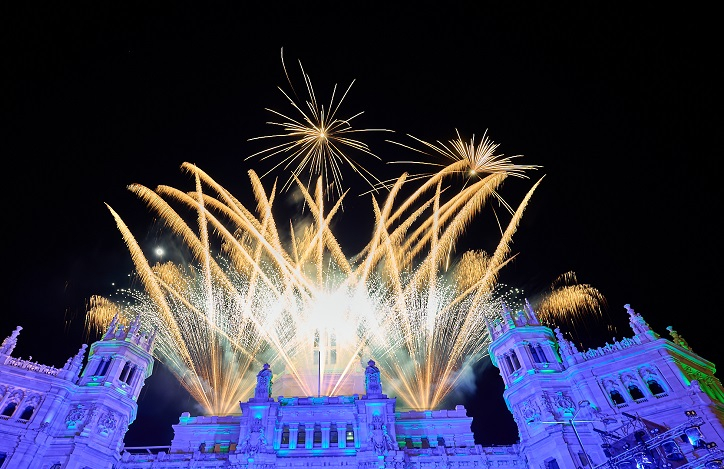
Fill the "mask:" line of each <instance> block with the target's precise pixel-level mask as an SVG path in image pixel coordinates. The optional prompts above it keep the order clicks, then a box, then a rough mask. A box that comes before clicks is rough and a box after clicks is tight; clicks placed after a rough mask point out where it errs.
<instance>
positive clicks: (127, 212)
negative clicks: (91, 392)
mask: <svg viewBox="0 0 724 469" xmlns="http://www.w3.org/2000/svg"><path fill="white" fill-rule="evenodd" d="M18 3H20V2H18ZM250 3H251V2H228V3H222V2H197V3H196V2H155V1H150V2H72V4H68V3H64V2H48V3H47V4H46V3H44V2H25V3H24V6H20V7H17V6H16V7H12V8H15V10H13V11H6V12H5V14H1V15H0V17H2V18H3V20H2V22H3V24H4V25H3V27H2V30H3V33H2V35H3V41H2V46H0V47H2V50H1V52H2V54H0V60H1V61H2V65H3V67H2V69H3V73H2V78H1V80H2V82H3V87H2V114H1V115H2V131H3V134H4V135H5V136H4V137H3V138H2V140H0V145H1V146H0V148H1V149H2V150H1V153H2V154H3V156H4V158H3V162H4V168H5V169H4V174H5V177H4V187H5V188H6V190H5V194H6V197H5V203H4V207H5V212H4V217H3V218H4V229H3V231H4V235H3V240H4V245H5V252H4V255H5V265H6V270H5V276H4V278H5V281H4V282H3V284H2V285H3V297H4V298H5V307H4V313H3V314H2V315H0V326H1V327H0V336H2V337H4V336H7V335H9V334H10V333H11V331H12V330H13V329H14V328H15V327H16V326H18V325H20V326H22V327H23V331H22V333H21V334H20V337H19V343H18V346H17V348H16V349H15V356H20V357H22V358H28V357H29V356H32V357H33V360H34V361H36V360H37V361H39V362H40V363H44V364H48V365H54V366H58V367H59V366H62V365H63V364H64V363H65V361H66V359H67V358H68V357H69V356H71V355H73V354H74V353H75V352H77V350H78V348H79V347H80V345H81V344H82V343H84V342H88V341H92V340H94V339H95V337H91V338H90V339H89V338H88V337H87V336H86V335H85V334H84V313H85V308H86V301H87V300H88V298H89V297H90V296H91V295H96V294H98V295H108V294H110V293H112V292H113V291H114V290H115V288H116V286H118V285H126V284H127V278H128V274H129V273H130V271H131V269H132V264H131V260H130V256H129V254H128V251H127V249H126V248H125V245H124V243H123V240H122V238H121V235H120V233H119V232H118V230H117V228H116V226H115V222H114V220H113V218H112V216H111V214H110V212H109V211H108V209H107V208H106V206H105V205H104V204H105V203H107V204H109V205H110V206H111V207H112V208H113V209H114V210H115V211H117V212H118V213H119V215H120V216H121V217H122V218H123V219H124V220H125V221H126V223H127V224H128V225H129V226H130V227H131V229H132V231H133V232H134V233H135V234H136V236H137V237H138V238H141V239H144V240H145V241H146V242H147V244H148V246H150V245H151V244H150V243H151V241H152V238H151V237H150V235H148V236H146V235H147V233H148V231H149V228H150V227H151V224H152V220H153V217H152V215H151V214H150V213H149V211H148V210H147V209H146V207H145V205H144V204H143V202H142V201H141V200H139V199H138V198H137V197H136V196H135V195H133V194H132V193H130V192H129V191H128V190H127V189H126V186H127V185H128V184H132V183H140V184H144V185H146V186H148V187H155V186H156V185H159V184H167V185H171V186H174V187H177V188H182V189H185V190H191V189H193V183H192V181H191V180H190V178H189V177H188V176H187V175H185V174H184V173H182V171H181V170H180V165H181V164H182V163H183V162H191V163H194V164H196V165H198V166H199V167H200V168H201V169H203V170H204V171H205V172H207V173H208V174H210V175H211V176H212V177H214V178H215V179H216V180H217V181H218V182H219V183H221V184H222V185H224V186H225V187H226V188H227V189H229V190H230V191H231V192H232V193H234V194H235V195H236V196H238V197H240V198H242V199H244V198H246V199H245V200H250V199H249V198H248V197H250V196H251V190H250V185H249V179H248V176H247V171H248V170H249V169H255V170H257V172H259V173H260V174H261V173H263V171H264V170H265V169H267V168H268V164H266V163H264V162H260V161H259V160H258V159H250V160H246V157H248V156H249V155H251V154H253V153H255V152H257V151H259V150H261V149H263V148H264V144H263V143H261V142H259V141H250V140H249V139H250V138H253V137H257V136H260V135H267V134H269V133H272V131H274V130H276V129H274V128H272V127H270V126H268V125H266V124H265V122H267V121H268V120H271V119H272V117H273V116H272V115H271V114H270V113H269V112H268V111H265V108H267V107H269V108H274V109H280V110H283V111H285V112H290V111H289V108H288V106H287V102H286V100H285V98H284V96H283V95H282V94H281V92H280V91H279V90H278V89H277V87H278V86H282V87H284V88H285V89H287V83H286V79H285V76H284V72H283V69H282V62H281V58H280V55H281V50H282V48H283V50H284V57H285V63H286V65H287V69H288V71H289V73H290V75H291V76H292V79H293V82H294V84H295V86H297V90H298V91H301V90H303V87H302V85H303V83H302V81H301V75H300V71H299V64H298V61H301V63H302V65H303V66H304V69H305V71H306V72H307V73H308V74H309V75H310V77H311V80H312V83H313V85H314V87H315V91H316V92H317V94H318V98H319V99H320V101H322V102H326V101H327V100H328V98H329V96H330V93H331V89H332V87H333V85H334V84H335V83H336V84H337V85H338V88H340V90H339V91H341V90H343V89H346V87H347V86H348V85H349V84H350V83H351V82H352V81H353V80H354V85H353V86H352V89H351V91H350V93H349V95H348V96H347V97H346V98H345V100H344V102H343V105H342V108H341V115H343V116H345V117H346V116H350V115H353V114H356V113H357V112H360V111H364V114H362V115H361V116H359V117H358V118H355V120H354V121H353V126H354V127H356V128H385V129H391V130H394V131H395V133H394V134H392V135H381V134H370V135H369V139H368V138H367V136H366V135H362V136H360V139H364V140H365V141H366V142H367V143H369V145H370V147H371V148H372V150H373V151H374V152H375V153H376V154H377V155H379V156H381V157H382V158H383V162H376V161H374V160H373V159H370V158H368V157H362V159H361V160H362V161H363V162H364V163H365V164H366V165H367V167H369V168H370V169H372V170H373V171H376V172H377V173H378V174H380V175H381V176H387V175H398V174H400V173H401V172H402V170H403V169H402V168H403V166H402V165H390V164H386V163H387V162H389V161H394V160H402V159H410V158H412V155H411V154H410V153H409V152H405V151H403V149H401V148H400V147H399V146H394V145H391V144H389V143H387V142H385V141H384V139H385V138H390V139H392V138H394V139H397V140H400V141H405V142H409V140H405V136H406V135H407V134H411V135H414V136H415V137H418V138H421V139H423V140H427V141H430V142H435V141H438V140H439V141H443V142H447V141H449V140H452V139H454V138H455V137H456V134H455V131H456V129H457V130H459V131H460V132H461V135H463V136H466V137H467V139H469V138H470V137H471V136H472V134H475V136H476V141H478V140H479V139H480V138H482V135H483V134H484V133H485V132H486V131H487V133H488V136H489V137H490V138H491V139H492V140H494V141H495V142H496V143H499V144H500V147H499V148H498V151H499V152H500V153H503V154H505V155H523V156H522V158H520V159H519V161H520V162H521V163H527V164H537V165H540V166H541V168H539V169H538V170H536V171H533V172H532V173H531V174H530V175H531V179H529V180H515V181H506V184H505V185H504V187H503V188H502V190H501V193H502V194H503V196H504V197H506V200H509V201H510V202H513V203H517V202H518V201H520V199H521V198H522V195H523V194H524V192H525V190H527V189H528V188H529V187H530V186H531V185H532V184H533V182H534V181H536V180H538V179H539V178H540V177H541V176H543V175H545V178H544V179H543V182H542V183H541V185H540V187H539V188H538V190H537V191H536V192H535V194H534V195H533V198H532V200H531V202H530V204H529V206H528V209H527V210H526V212H525V215H524V216H523V221H522V223H521V225H520V227H519V229H518V232H517V234H516V236H515V237H514V243H513V245H512V249H513V252H516V253H519V254H518V257H517V258H516V260H515V261H514V263H513V264H512V265H510V266H509V267H508V268H507V270H506V271H505V272H504V274H503V278H502V280H503V281H505V282H506V283H509V284H513V285H516V286H518V287H520V288H523V289H525V290H526V291H530V292H536V291H541V290H543V289H545V288H547V287H548V285H549V284H550V283H551V282H552V281H553V280H554V279H555V278H556V277H557V276H558V275H560V274H563V273H565V272H568V271H573V272H575V273H576V275H577V278H578V280H579V282H580V283H585V284H590V285H592V286H594V287H596V288H597V289H598V290H599V291H600V292H601V293H602V294H603V295H604V296H605V297H606V300H607V308H605V310H604V317H603V318H602V320H601V321H600V322H599V323H600V324H599V325H597V326H596V327H588V328H581V330H580V331H579V333H580V337H578V339H579V340H580V341H581V342H583V345H584V346H585V348H587V347H597V346H600V345H603V344H604V342H605V341H606V340H610V339H611V337H617V338H619V339H620V338H623V337H630V336H631V335H632V332H631V330H630V328H628V325H627V315H626V313H625V310H624V308H623V306H624V304H626V303H630V304H631V305H632V306H633V308H634V309H635V310H636V311H637V312H639V313H641V314H642V315H643V316H644V318H645V319H646V320H647V321H648V322H649V324H650V325H651V326H652V328H653V329H654V330H655V331H656V332H658V333H659V334H661V335H662V336H665V337H668V333H667V331H666V327H667V326H673V327H674V328H675V329H676V330H677V331H678V332H679V333H680V334H681V335H682V336H683V337H684V338H685V339H686V340H687V341H688V342H689V344H690V345H691V346H692V348H693V349H694V351H696V352H698V353H700V354H701V355H702V356H704V357H705V358H707V359H710V360H711V361H713V362H714V363H717V364H719V363H724V353H723V352H722V351H721V345H720V342H719V341H720V339H719V338H720V331H721V326H722V319H721V313H720V311H719V310H720V306H719V295H717V294H716V293H718V292H719V291H720V289H719V288H720V287H719V284H720V282H721V278H722V277H721V274H720V271H721V270H720V268H721V265H722V259H721V257H722V256H721V251H720V242H721V236H720V235H719V230H720V228H718V220H717V219H718V216H719V215H720V214H721V213H722V200H724V197H723V196H722V185H721V182H720V175H721V172H720V166H721V163H720V159H721V156H720V154H719V153H720V148H721V145H720V142H719V141H718V138H717V136H718V135H719V133H720V132H721V124H722V119H721V109H722V106H721V105H722V100H721V93H720V86H721V83H722V82H723V81H722V78H724V77H722V74H721V71H720V70H721V67H720V64H719V62H720V61H721V48H720V44H721V38H720V34H719V33H718V31H719V30H720V27H719V25H715V24H714V18H715V15H714V12H713V11H707V9H705V8H703V7H701V6H699V4H694V5H693V6H692V5H691V4H687V6H686V8H684V7H682V6H681V5H679V6H677V7H676V9H673V8H672V7H663V6H662V5H663V4H661V3H659V2H636V6H633V7H632V3H631V2H445V3H443V2H417V3H414V4H413V3H409V4H408V3H404V4H400V3H398V2H364V3H362V2H360V3H359V5H358V6H355V7H351V6H348V5H347V6H343V5H344V4H346V3H347V2H337V3H334V2H329V3H309V2H299V3H295V4H283V3H280V2H254V6H249V5H247V4H250ZM262 4H269V6H266V7H262V6H261V5H262ZM201 5H203V6H201ZM3 8H4V9H7V8H8V7H7V6H5V7H3ZM666 8H672V9H670V10H667V9H666ZM409 170H410V171H411V172H414V171H416V170H419V168H417V167H415V168H409ZM285 174H286V173H282V174H279V177H280V178H281V177H284V176H285ZM344 178H345V179H344V181H345V183H346V184H349V186H350V187H352V188H353V190H352V192H353V193H355V191H356V193H355V195H354V198H352V199H351V200H352V201H351V202H350V203H349V204H348V206H347V208H346V211H347V213H346V214H344V215H342V216H343V217H344V216H345V215H346V216H347V217H350V218H352V214H351V213H349V212H352V213H355V210H360V211H364V213H369V210H370V208H369V207H370V202H369V199H368V198H364V197H357V196H356V195H357V194H359V193H361V192H362V191H363V189H364V185H363V184H361V180H360V179H359V178H358V177H357V176H355V175H354V174H353V173H351V172H346V173H345V174H344ZM264 181H265V182H266V184H270V183H271V179H265V180H264ZM251 206H252V207H253V204H252V205H251ZM356 207H359V209H357V208H356ZM350 225H354V224H350V223H347V224H340V227H339V231H338V233H339V235H338V238H340V239H343V240H344V241H343V244H345V245H350V246H355V245H358V244H360V243H361V242H362V241H363V240H364V237H365V236H367V235H368V234H369V231H367V232H365V231H364V230H365V229H368V230H371V225H369V227H367V225H365V227H362V228H358V227H354V226H353V227H352V229H350V227H351V226H350ZM345 229H346V230H348V232H347V233H345ZM482 237H483V235H482V233H480V232H478V231H476V229H475V227H471V229H470V230H469V232H468V233H467V234H466V236H465V237H464V238H463V242H462V244H463V245H464V246H467V247H473V248H476V247H477V248H480V247H482V246H480V243H484V241H483V240H482ZM346 243H348V244H346ZM349 251H352V249H351V248H350V249H349ZM114 283H115V285H116V286H114ZM597 324H598V323H597ZM606 325H608V327H607V326H606ZM579 348H580V347H579ZM486 365H489V360H487V359H486V360H484V361H483V362H482V363H481V365H480V369H479V370H478V385H479V390H478V392H477V393H475V394H474V395H470V396H467V397H464V398H461V399H462V400H463V401H464V402H463V403H464V404H465V405H466V406H467V408H468V410H469V414H470V415H473V416H474V417H475V421H474V424H473V428H474V431H475V432H476V439H477V441H478V442H479V443H482V444H510V443H513V442H515V440H516V438H517V435H516V431H515V426H514V424H513V422H512V418H511V417H510V414H509V413H508V411H507V410H506V409H505V405H504V403H503V400H502V397H501V392H502V390H503V387H502V380H500V378H499V377H498V373H497V369H490V368H488V367H487V366H486ZM192 408H193V405H192V402H191V401H190V399H189V397H188V395H187V394H186V393H185V391H184V390H183V389H182V388H181V387H180V385H178V383H177V382H176V380H175V379H174V378H173V377H172V376H171V374H170V373H169V372H168V371H167V370H165V369H164V367H163V366H162V365H161V364H160V363H158V362H157V363H156V368H155V371H154V375H153V376H152V377H151V378H150V379H149V380H148V381H147V384H146V387H145V388H144V391H143V392H142V394H141V396H140V398H139V413H138V419H137V420H136V422H135V423H134V424H132V425H131V427H130V430H129V432H128V434H127V437H126V443H127V445H128V446H137V445H143V444H146V445H165V444H169V442H170V440H171V437H172V432H171V425H172V424H174V423H177V422H178V416H179V415H180V413H181V412H183V411H185V410H191V409H192Z"/></svg>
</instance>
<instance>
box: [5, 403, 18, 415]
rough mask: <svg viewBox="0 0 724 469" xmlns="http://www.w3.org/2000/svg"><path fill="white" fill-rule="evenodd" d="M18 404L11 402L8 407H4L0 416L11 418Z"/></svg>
mask: <svg viewBox="0 0 724 469" xmlns="http://www.w3.org/2000/svg"><path fill="white" fill-rule="evenodd" d="M17 407H18V403H17V402H11V403H9V404H8V405H6V406H5V409H3V412H2V415H4V416H6V417H11V416H12V415H13V414H14V413H15V409H17Z"/></svg>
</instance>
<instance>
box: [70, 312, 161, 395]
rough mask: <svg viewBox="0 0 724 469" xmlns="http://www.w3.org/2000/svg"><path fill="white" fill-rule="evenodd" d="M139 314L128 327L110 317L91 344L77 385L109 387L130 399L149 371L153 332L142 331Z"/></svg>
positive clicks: (151, 369) (151, 361)
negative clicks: (100, 335)
mask: <svg viewBox="0 0 724 469" xmlns="http://www.w3.org/2000/svg"><path fill="white" fill-rule="evenodd" d="M140 327H141V322H140V316H136V318H134V319H133V320H132V321H131V323H130V324H129V326H128V328H126V327H125V326H124V325H123V324H120V321H119V318H118V316H117V315H116V316H114V317H113V319H112V320H111V322H110V324H109V325H108V329H107V330H106V332H105V333H104V334H103V337H102V338H101V340H99V341H97V342H95V343H93V345H91V350H90V355H89V357H88V363H87V364H86V367H85V369H84V370H83V373H82V377H81V379H80V382H79V383H78V384H80V385H81V386H98V385H99V384H102V385H104V386H112V387H115V388H117V389H118V390H119V391H120V392H121V393H123V394H127V395H128V396H130V397H131V398H132V399H133V400H136V399H137V398H138V395H139V394H140V392H141V388H142V387H143V384H144V382H145V379H146V378H148V377H149V376H150V375H151V372H152V371H153V356H152V353H153V344H154V341H155V333H150V334H149V333H142V332H141V330H140Z"/></svg>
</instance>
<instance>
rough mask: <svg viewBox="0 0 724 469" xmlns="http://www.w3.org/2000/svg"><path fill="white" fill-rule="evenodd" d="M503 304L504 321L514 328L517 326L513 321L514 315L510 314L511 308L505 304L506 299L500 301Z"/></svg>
mask: <svg viewBox="0 0 724 469" xmlns="http://www.w3.org/2000/svg"><path fill="white" fill-rule="evenodd" d="M500 303H501V304H502V306H503V321H505V323H506V324H507V325H508V329H512V328H514V327H515V322H513V317H512V316H511V314H510V309H509V308H508V305H506V304H505V301H502V300H501V302H500Z"/></svg>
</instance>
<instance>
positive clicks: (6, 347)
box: [0, 326, 23, 355]
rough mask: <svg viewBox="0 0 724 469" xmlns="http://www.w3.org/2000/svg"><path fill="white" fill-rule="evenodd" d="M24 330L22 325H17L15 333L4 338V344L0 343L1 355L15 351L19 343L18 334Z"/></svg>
mask: <svg viewBox="0 0 724 469" xmlns="http://www.w3.org/2000/svg"><path fill="white" fill-rule="evenodd" d="M22 330H23V328H22V327H20V326H18V327H16V328H15V330H14V331H13V333H12V334H10V335H9V336H7V337H6V338H5V340H3V343H2V345H0V355H11V354H12V353H13V350H14V349H15V346H16V345H17V344H18V334H20V331H22Z"/></svg>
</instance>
